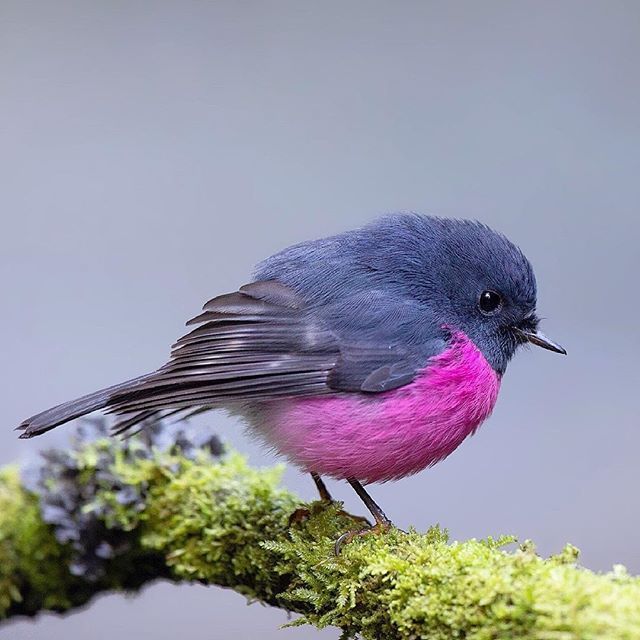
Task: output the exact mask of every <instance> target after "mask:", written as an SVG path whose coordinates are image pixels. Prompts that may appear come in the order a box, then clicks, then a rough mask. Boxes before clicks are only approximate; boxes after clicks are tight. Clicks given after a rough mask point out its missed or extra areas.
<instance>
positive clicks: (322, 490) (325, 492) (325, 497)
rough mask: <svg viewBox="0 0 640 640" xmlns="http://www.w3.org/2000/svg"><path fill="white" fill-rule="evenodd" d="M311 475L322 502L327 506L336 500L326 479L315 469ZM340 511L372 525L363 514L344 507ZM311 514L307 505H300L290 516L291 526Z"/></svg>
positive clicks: (366, 524)
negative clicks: (355, 513) (358, 514)
mask: <svg viewBox="0 0 640 640" xmlns="http://www.w3.org/2000/svg"><path fill="white" fill-rule="evenodd" d="M311 477H312V478H313V481H314V483H315V485H316V488H317V489H318V494H319V495H320V501H321V503H323V505H325V506H326V505H330V504H333V503H334V502H335V501H334V499H333V498H332V497H331V494H330V493H329V489H327V485H326V484H325V483H324V480H323V479H322V478H321V477H320V476H319V475H318V474H317V473H316V472H315V471H312V472H311ZM363 491H364V489H363ZM374 504H375V503H374ZM338 513H339V514H340V515H343V516H347V517H348V518H351V519H352V520H355V521H356V522H360V523H361V524H363V525H365V526H371V524H370V522H369V521H368V520H367V519H366V518H363V517H362V516H354V515H353V514H351V513H348V512H347V511H343V510H342V509H341V510H340V511H339V512H338ZM310 515H311V511H310V510H309V509H307V508H306V507H300V508H299V509H296V510H295V511H294V512H293V513H292V514H291V515H290V516H289V526H291V525H292V524H297V523H300V522H303V521H304V520H306V519H307V518H308V517H309V516H310Z"/></svg>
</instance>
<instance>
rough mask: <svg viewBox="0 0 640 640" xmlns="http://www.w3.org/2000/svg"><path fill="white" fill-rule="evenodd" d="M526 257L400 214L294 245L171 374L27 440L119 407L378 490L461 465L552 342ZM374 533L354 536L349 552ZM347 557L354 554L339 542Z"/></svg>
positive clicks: (318, 479)
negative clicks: (462, 453) (450, 460)
mask: <svg viewBox="0 0 640 640" xmlns="http://www.w3.org/2000/svg"><path fill="white" fill-rule="evenodd" d="M538 324H539V319H538V317H537V315H536V281H535V276H534V273H533V269H532V267H531V264H530V263H529V261H528V260H527V258H526V257H525V256H524V254H523V253H522V251H521V250H520V249H519V248H518V247H516V246H515V245H514V244H512V243H511V242H510V241H509V240H508V239H507V238H505V237H504V236H503V235H501V234H499V233H497V232H495V231H493V230H492V229H490V228H489V227H487V226H486V225H484V224H481V223H479V222H476V221H470V220H457V219H447V218H438V217H432V216H422V215H418V214H413V213H411V214H406V213H403V214H394V215H389V216H385V217H383V218H381V219H379V220H377V221H376V222H373V223H372V224H369V225H368V226H365V227H363V228H361V229H357V230H353V231H348V232H345V233H342V234H339V235H335V236H332V237H329V238H324V239H320V240H314V241H309V242H303V243H301V244H298V245H295V246H292V247H289V248H287V249H284V250H283V251H281V252H280V253H277V254H275V255H273V256H271V257H270V258H267V259H266V260H265V261H263V262H262V263H260V264H259V265H258V267H257V269H256V271H255V277H254V279H253V281H252V282H250V283H249V284H246V285H244V286H242V287H240V289H239V291H237V292H234V293H228V294H225V295H220V296H218V297H216V298H213V299H212V300H210V301H209V302H207V303H206V304H205V305H204V307H203V312H202V313H201V314H200V315H198V316H196V317H195V318H193V319H192V320H189V322H188V323H187V325H196V326H195V328H194V329H193V330H192V331H191V332H190V333H187V334H186V335H185V336H183V337H182V338H180V339H179V340H178V341H177V342H176V343H175V344H174V345H173V348H172V352H171V358H170V360H169V362H168V363H167V364H165V365H164V366H162V367H161V368H160V369H158V370H157V371H154V372H152V373H149V374H147V375H143V376H141V377H138V378H134V379H133V380H129V381H127V382H123V383H121V384H118V385H115V386H112V387H109V388H107V389H103V390H100V391H96V392H95V393H91V394H89V395H87V396H84V397H82V398H79V399H77V400H72V401H70V402H65V403H63V404H61V405H58V406H56V407H53V408H51V409H48V410H47V411H44V412H42V413H39V414H37V415H35V416H33V417H31V418H29V419H27V420H25V421H24V422H23V423H22V424H21V425H20V426H19V427H18V429H19V430H21V431H22V433H21V435H20V437H21V438H31V437H32V436H36V435H40V434H42V433H44V432H46V431H49V430H50V429H53V428H54V427H57V426H58V425H61V424H63V423H65V422H68V421H70V420H73V419H75V418H78V417H80V416H83V415H85V414H88V413H91V412H93V411H96V410H101V409H102V410H106V411H107V412H108V413H113V414H117V415H118V416H119V421H118V422H116V424H115V425H114V432H115V433H123V432H125V431H127V430H129V429H132V428H134V427H135V426H136V425H140V424H141V423H145V422H147V421H149V420H160V419H162V418H166V417H167V416H169V415H171V416H176V415H181V416H185V417H186V416H192V415H194V414H197V413H201V412H204V411H208V410H210V409H215V408H225V409H227V410H228V411H230V412H232V413H234V414H236V415H240V416H242V417H243V418H244V419H245V421H246V422H247V423H248V425H249V427H250V429H251V430H252V431H253V432H254V433H256V434H258V435H259V436H260V437H261V438H262V439H263V440H265V441H266V442H267V443H268V444H269V445H271V446H272V447H273V448H274V449H276V450H277V451H278V452H279V453H281V454H282V455H284V456H285V457H286V458H287V459H289V460H290V461H291V462H293V463H294V464H295V465H297V466H298V467H300V468H301V469H303V470H305V471H307V472H309V473H311V475H312V477H313V479H314V481H315V483H316V485H317V487H318V489H319V491H320V496H321V497H322V498H323V499H324V500H331V496H330V495H329V493H328V491H327V489H326V486H325V485H324V482H323V480H322V476H330V477H333V478H338V479H346V480H347V481H348V482H349V483H350V484H351V485H352V486H353V488H354V489H355V491H356V492H357V494H358V495H359V496H360V498H361V499H362V500H363V502H364V503H365V505H366V506H367V508H368V509H369V511H370V512H371V514H372V516H373V518H374V519H375V523H376V524H375V525H374V527H372V528H371V529H369V530H368V531H378V532H379V531H386V530H388V529H389V527H390V526H391V522H390V520H389V519H388V518H387V517H386V515H385V514H384V512H383V511H382V509H381V508H380V507H379V506H378V505H377V504H376V503H375V502H374V501H373V499H372V498H371V496H370V495H369V494H368V493H367V492H366V490H365V489H364V487H363V484H368V483H373V482H385V481H387V480H395V479H399V478H403V477H405V476H408V475H411V474H414V473H416V472H418V471H420V470H422V469H424V468H426V467H429V466H431V465H434V464H436V463H437V462H439V461H441V460H443V459H444V458H446V457H447V456H448V455H449V454H450V453H451V452H452V451H453V450H454V449H456V448H457V447H458V446H459V445H460V444H461V443H462V441H463V440H464V439H465V438H466V437H467V436H469V435H470V434H473V433H474V432H475V431H476V429H477V428H478V427H479V425H480V424H481V423H482V422H483V421H484V420H485V419H486V418H487V417H488V416H489V415H490V414H491V412H492V410H493V407H494V405H495V402H496V399H497V397H498V391H499V389H500V382H501V379H502V376H503V375H504V373H505V370H506V368H507V364H508V362H509V360H510V359H511V358H512V356H513V355H514V353H515V351H516V350H517V348H518V347H519V346H520V345H523V344H526V343H530V344H534V345H538V346H540V347H543V348H545V349H549V350H550V351H555V352H557V353H562V354H566V351H565V350H564V349H563V348H562V347H561V346H559V345H558V344H556V343H555V342H552V341H551V340H550V339H549V338H547V337H546V336H544V335H543V334H542V333H541V332H540V331H539V330H538ZM362 533H364V531H353V532H347V533H346V534H345V536H343V537H342V538H341V540H340V541H339V543H340V544H342V543H344V542H345V541H348V540H350V539H352V538H353V537H355V536H356V535H361V534H362ZM338 548H339V545H338Z"/></svg>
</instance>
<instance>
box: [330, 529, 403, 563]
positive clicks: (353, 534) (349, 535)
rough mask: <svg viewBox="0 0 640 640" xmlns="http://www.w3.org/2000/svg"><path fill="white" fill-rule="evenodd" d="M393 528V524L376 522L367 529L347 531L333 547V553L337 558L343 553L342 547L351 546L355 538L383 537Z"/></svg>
mask: <svg viewBox="0 0 640 640" xmlns="http://www.w3.org/2000/svg"><path fill="white" fill-rule="evenodd" d="M392 527H393V524H391V522H389V521H388V520H386V521H384V520H383V521H380V522H376V524H374V525H373V526H368V527H366V528H365V529H355V530H351V531H346V532H345V533H343V534H342V535H341V536H340V537H339V538H338V539H337V540H336V541H335V543H334V545H333V552H334V554H335V555H336V556H339V555H340V552H341V551H342V547H344V545H345V544H349V543H350V542H351V541H352V540H354V539H355V538H361V537H363V536H368V535H381V534H383V533H387V532H388V531H389V530H390V529H391V528H392Z"/></svg>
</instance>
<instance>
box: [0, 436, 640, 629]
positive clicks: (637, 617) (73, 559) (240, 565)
mask: <svg viewBox="0 0 640 640" xmlns="http://www.w3.org/2000/svg"><path fill="white" fill-rule="evenodd" d="M99 435H100V436H102V433H101V434H99ZM199 444H202V443H199ZM216 447H217V445H215V442H209V443H207V445H206V446H195V445H194V443H193V442H192V441H190V440H189V438H187V437H186V436H185V434H184V432H183V431H180V432H178V434H176V435H175V438H174V440H173V441H169V442H165V443H164V444H162V443H159V442H158V441H157V436H156V435H153V434H152V437H151V441H147V442H143V441H142V440H141V439H132V440H127V441H119V440H116V439H110V438H106V437H99V438H98V439H97V440H93V441H91V442H89V441H87V440H86V439H84V440H81V441H78V442H77V443H76V445H75V447H74V448H73V449H71V450H70V451H65V452H61V451H52V452H48V453H47V454H45V457H44V460H43V462H42V464H41V465H40V466H39V467H38V468H37V469H35V470H34V469H32V470H31V471H29V472H28V473H25V472H22V473H20V472H19V471H18V469H16V468H6V469H4V470H3V471H1V472H0V619H4V620H5V621H6V620H8V619H10V618H12V617H14V616H19V615H35V614H37V613H38V612H40V611H43V610H53V611H60V612H64V611H71V610H73V609H74V608H77V607H79V606H82V605H84V604H86V603H87V602H88V601H90V600H91V598H92V597H93V596H94V595H96V594H97V593H100V592H102V591H105V590H111V591H114V590H115V591H127V592H131V591H135V590H136V589H138V588H139V587H140V586H142V585H143V584H145V583H147V582H149V581H151V580H155V579H158V578H162V579H168V580H173V581H192V582H193V581H197V582H201V583H205V584H215V585H222V586H226V587H230V588H233V589H235V590H236V591H239V592H240V593H243V594H245V595H246V596H247V597H249V598H251V599H256V600H259V601H261V602H264V603H268V604H270V605H273V606H277V607H282V608H285V609H288V610H290V611H294V612H298V613H300V614H302V615H301V617H300V619H299V620H297V621H296V623H295V624H304V623H308V624H312V625H315V626H317V627H324V626H329V625H334V626H337V627H340V628H341V629H342V630H343V636H344V637H345V638H349V637H355V636H356V635H358V636H360V637H362V638H365V639H369V638H370V639H374V638H375V639H380V638H385V639H387V638H389V639H395V638H398V639H407V640H408V639H410V638H411V639H415V638H425V639H429V640H445V639H446V640H449V639H450V638H462V637H464V638H467V639H474V640H484V639H487V640H488V639H507V638H509V639H512V638H520V639H536V640H542V639H547V640H569V639H574V638H585V639H586V638H589V639H591V638H593V639H595V638H607V639H608V640H631V639H637V638H640V580H639V579H638V578H635V577H630V576H629V575H627V573H626V571H625V570H624V569H623V568H622V567H616V568H614V571H612V572H611V573H609V574H606V575H598V574H595V573H592V572H590V571H588V570H586V569H583V568H580V567H579V566H577V565H576V559H577V551H576V550H575V549H574V548H573V547H571V546H568V547H567V548H566V549H565V550H564V551H563V552H562V553H561V554H559V555H558V556H554V557H551V558H548V559H542V558H540V557H539V556H537V555H536V553H535V550H534V548H533V545H532V544H531V543H525V544H523V545H521V546H520V547H517V548H515V549H512V550H511V551H507V550H505V545H508V544H509V543H511V542H513V541H512V540H511V539H508V538H502V539H499V540H485V541H476V540H469V541H466V542H461V543H457V542H451V541H449V540H448V537H447V534H446V532H444V531H442V530H440V529H438V528H432V529H431V530H429V531H428V532H427V533H424V534H420V533H417V532H415V531H411V532H409V533H402V532H400V531H395V532H392V533H390V534H388V535H385V536H370V537H365V538H360V539H357V540H356V541H354V542H353V543H351V544H349V545H348V546H347V547H346V548H345V549H344V550H343V552H342V554H341V556H340V557H338V558H336V557H334V556H333V554H332V546H333V542H334V540H335V539H336V538H337V536H338V535H339V534H340V533H342V532H344V531H345V530H346V529H347V528H349V527H352V526H353V523H352V522H351V521H350V520H349V519H348V518H346V517H344V516H341V515H340V514H339V513H338V509H337V507H336V508H334V507H329V508H325V507H323V505H321V504H320V503H314V504H312V505H311V511H312V514H311V516H310V517H309V518H308V519H307V520H306V521H305V522H303V523H302V524H300V525H295V526H292V527H290V526H289V525H288V518H289V515H290V514H291V513H292V512H293V510H294V509H295V508H296V507H298V506H300V505H299V502H298V500H297V499H296V497H295V496H293V495H292V494H291V493H289V492H287V491H285V490H284V489H282V488H280V487H279V486H278V482H279V475H280V470H278V469H270V470H255V469H252V468H250V467H248V466H247V465H246V463H245V462H244V460H243V459H242V458H241V457H240V456H238V455H236V454H233V453H232V454H226V455H223V456H220V455H219V450H218V449H217V448H216ZM212 597H215V595H214V594H212Z"/></svg>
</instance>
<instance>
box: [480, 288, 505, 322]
mask: <svg viewBox="0 0 640 640" xmlns="http://www.w3.org/2000/svg"><path fill="white" fill-rule="evenodd" d="M478 307H479V308H480V311H481V313H483V314H484V315H485V316H492V315H494V314H496V313H498V311H500V309H501V308H502V296H501V295H500V294H499V293H496V292H495V291H483V292H482V293H481V294H480V299H479V300H478Z"/></svg>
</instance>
